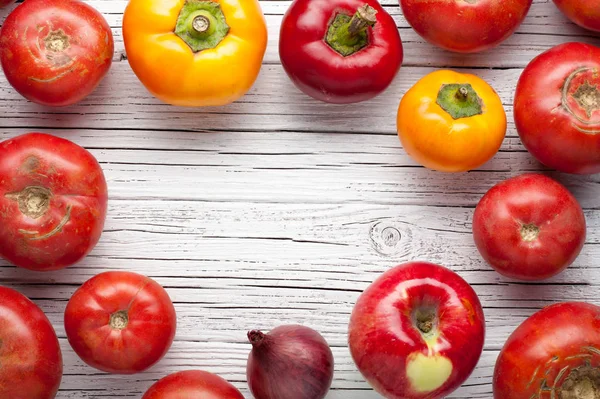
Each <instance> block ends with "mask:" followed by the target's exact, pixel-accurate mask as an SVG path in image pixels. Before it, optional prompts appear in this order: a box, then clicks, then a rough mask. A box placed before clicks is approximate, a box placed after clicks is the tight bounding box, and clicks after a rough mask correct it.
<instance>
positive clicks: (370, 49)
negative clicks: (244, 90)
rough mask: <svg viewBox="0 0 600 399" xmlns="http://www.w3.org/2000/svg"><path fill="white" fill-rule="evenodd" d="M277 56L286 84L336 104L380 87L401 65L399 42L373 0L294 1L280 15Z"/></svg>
mask: <svg viewBox="0 0 600 399" xmlns="http://www.w3.org/2000/svg"><path fill="white" fill-rule="evenodd" d="M279 55H280V57H281V63H282V65H283V67H284V69H285V71H286V72H287V74H288V75H289V77H290V78H291V79H292V82H294V84H295V85H296V86H297V87H298V88H299V89H300V90H302V91H303V92H304V93H306V94H308V95H309V96H311V97H313V98H315V99H317V100H321V101H325V102H329V103H336V104H347V103H354V102H359V101H364V100H368V99H370V98H373V97H375V96H376V95H378V94H380V93H381V92H382V91H384V90H385V89H386V88H387V87H388V86H389V85H390V83H391V82H392V80H394V77H395V76H396V74H397V73H398V70H399V69H400V65H401V64H402V56H403V53H402V41H401V40H400V35H399V33H398V28H397V27H396V23H395V22H394V20H393V19H392V17H391V16H390V15H389V14H388V13H387V12H386V11H385V10H384V9H383V8H382V7H381V6H380V5H379V3H378V2H377V0H295V1H294V2H293V3H292V5H291V6H290V8H289V10H288V11H287V13H286V14H285V16H284V17H283V22H282V24H281V32H280V40H279Z"/></svg>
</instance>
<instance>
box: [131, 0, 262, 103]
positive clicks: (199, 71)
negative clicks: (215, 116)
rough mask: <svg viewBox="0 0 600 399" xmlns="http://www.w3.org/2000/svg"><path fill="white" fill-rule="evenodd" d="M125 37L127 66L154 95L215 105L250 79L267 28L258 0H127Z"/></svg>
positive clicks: (243, 91) (258, 63) (236, 95)
mask: <svg viewBox="0 0 600 399" xmlns="http://www.w3.org/2000/svg"><path fill="white" fill-rule="evenodd" d="M123 38H124V41H125V50H126V52H127V59H128V61H129V64H130V65H131V68H132V69H133V71H134V72H135V74H136V75H137V77H138V78H139V79H140V81H141V82H142V83H143V84H144V86H146V88H147V89H148V90H149V91H150V92H151V93H152V94H153V95H154V96H156V97H158V98H159V99H161V100H163V101H165V102H167V103H170V104H173V105H182V106H217V105H225V104H228V103H231V102H233V101H235V100H237V99H238V98H240V97H242V96H243V95H244V94H246V93H247V92H248V90H250V88H251V87H252V85H253V84H254V82H255V80H256V78H257V76H258V73H259V71H260V67H261V64H262V60H263V57H264V54H265V50H266V47H267V28H266V23H265V19H264V16H263V14H262V11H261V8H260V4H259V3H258V0H215V1H206V0H160V1H157V0H130V2H129V4H128V5H127V8H126V9H125V14H124V16H123Z"/></svg>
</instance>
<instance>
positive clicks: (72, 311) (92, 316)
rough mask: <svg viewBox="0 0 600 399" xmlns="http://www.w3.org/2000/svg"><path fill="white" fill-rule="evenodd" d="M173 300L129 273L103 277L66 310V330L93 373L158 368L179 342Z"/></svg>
mask: <svg viewBox="0 0 600 399" xmlns="http://www.w3.org/2000/svg"><path fill="white" fill-rule="evenodd" d="M176 324H177V319H176V316H175V308H174V307H173V303H172V302H171V299H170V298H169V294H167V292H166V291H165V290H164V288H162V287H161V286H160V285H159V284H158V283H157V282H156V281H154V280H152V279H150V278H148V277H146V276H142V275H139V274H136V273H131V272H105V273H101V274H99V275H97V276H95V277H92V278H91V279H89V280H88V281H86V282H85V283H84V284H83V285H82V286H81V287H80V288H79V289H78V290H77V291H75V293H74V294H73V296H72V297H71V299H70V300H69V303H68V304H67V308H66V310H65V330H66V332H67V338H68V339H69V343H70V344H71V346H72V347H73V350H74V351H75V352H76V353H77V355H79V357H80V358H81V359H82V360H83V361H84V362H86V363H87V364H89V365H90V366H92V367H95V368H97V369H99V370H102V371H106V372H109V373H115V374H134V373H137V372H140V371H144V370H146V369H148V368H149V367H151V366H152V365H154V364H155V363H157V362H158V361H159V360H160V359H161V358H162V357H163V356H164V355H165V354H166V353H167V351H168V350H169V348H170V347H171V344H172V343H173V338H174V337H175V328H176Z"/></svg>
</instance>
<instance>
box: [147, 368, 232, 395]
mask: <svg viewBox="0 0 600 399" xmlns="http://www.w3.org/2000/svg"><path fill="white" fill-rule="evenodd" d="M188 398H189V399H191V398H198V399H204V398H206V399H209V398H210V399H244V396H243V395H242V394H241V392H240V391H238V390H237V388H236V387H234V386H233V385H231V384H230V383H229V382H227V381H226V380H224V379H223V378H221V377H219V376H217V375H215V374H211V373H209V372H206V371H196V370H188V371H181V372H179V373H175V374H171V375H168V376H166V377H164V378H163V379H161V380H160V381H158V382H157V383H155V384H154V385H152V386H151V387H150V389H149V390H148V391H147V392H146V393H145V394H144V396H143V397H142V399H188Z"/></svg>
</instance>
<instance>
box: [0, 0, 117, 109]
mask: <svg viewBox="0 0 600 399" xmlns="http://www.w3.org/2000/svg"><path fill="white" fill-rule="evenodd" d="M113 52H114V43H113V37H112V32H111V30H110V27H109V26H108V23H107V22H106V20H105V19H104V17H102V15H101V14H100V13H99V12H98V11H96V10H95V9H94V8H92V7H91V6H89V5H87V4H85V3H83V2H81V1H78V0H27V1H25V2H24V3H22V4H20V5H19V6H18V7H17V8H15V10H14V11H13V12H12V13H10V14H9V16H8V17H7V18H6V20H5V21H4V25H3V26H2V29H1V30H0V62H1V63H2V68H3V69H4V74H5V75H6V79H7V80H8V82H9V83H10V84H11V85H12V86H13V87H14V88H15V90H17V91H18V92H19V93H20V94H21V95H22V96H23V97H25V98H27V99H28V100H30V101H33V102H36V103H38V104H42V105H47V106H57V107H59V106H67V105H71V104H75V103H77V102H79V101H81V100H82V99H83V98H85V97H86V96H87V95H89V94H90V93H91V92H92V91H94V89H95V88H96V87H97V86H98V84H99V83H100V81H101V80H102V78H104V76H105V75H106V73H107V72H108V70H109V68H110V65H111V63H112V56H113Z"/></svg>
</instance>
